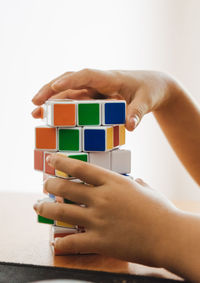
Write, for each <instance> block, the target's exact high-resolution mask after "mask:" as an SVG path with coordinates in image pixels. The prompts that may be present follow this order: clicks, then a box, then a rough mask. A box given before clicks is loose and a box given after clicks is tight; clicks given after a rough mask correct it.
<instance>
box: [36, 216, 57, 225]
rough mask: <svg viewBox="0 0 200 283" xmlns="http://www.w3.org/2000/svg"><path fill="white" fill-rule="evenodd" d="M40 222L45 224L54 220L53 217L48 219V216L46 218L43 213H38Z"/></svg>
mask: <svg viewBox="0 0 200 283" xmlns="http://www.w3.org/2000/svg"><path fill="white" fill-rule="evenodd" d="M38 222H39V223H44V224H54V220H53V219H48V218H45V217H43V216H41V215H38Z"/></svg>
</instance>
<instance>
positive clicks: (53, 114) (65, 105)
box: [46, 100, 76, 127]
mask: <svg viewBox="0 0 200 283" xmlns="http://www.w3.org/2000/svg"><path fill="white" fill-rule="evenodd" d="M46 112H47V113H46V116H47V117H46V119H47V125H49V126H54V127H74V126H76V102H75V101H72V100H50V101H47V102H46Z"/></svg>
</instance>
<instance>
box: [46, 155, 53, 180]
mask: <svg viewBox="0 0 200 283" xmlns="http://www.w3.org/2000/svg"><path fill="white" fill-rule="evenodd" d="M48 155H50V153H48V152H45V153H44V173H46V174H49V175H53V176H55V169H54V168H53V167H51V166H49V164H48V162H47V161H46V158H47V156H48Z"/></svg>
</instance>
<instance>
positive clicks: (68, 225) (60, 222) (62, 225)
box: [54, 220, 76, 229]
mask: <svg viewBox="0 0 200 283" xmlns="http://www.w3.org/2000/svg"><path fill="white" fill-rule="evenodd" d="M54 224H55V225H56V226H59V227H66V228H73V229H76V225H72V224H70V223H66V222H63V221H58V220H55V221H54Z"/></svg>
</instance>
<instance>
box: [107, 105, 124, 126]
mask: <svg viewBox="0 0 200 283" xmlns="http://www.w3.org/2000/svg"><path fill="white" fill-rule="evenodd" d="M125 106H126V104H125V103H123V102H122V103H120V102H117V103H113V102H107V103H105V125H112V124H125V120H126V109H125V108H126V107H125Z"/></svg>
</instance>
